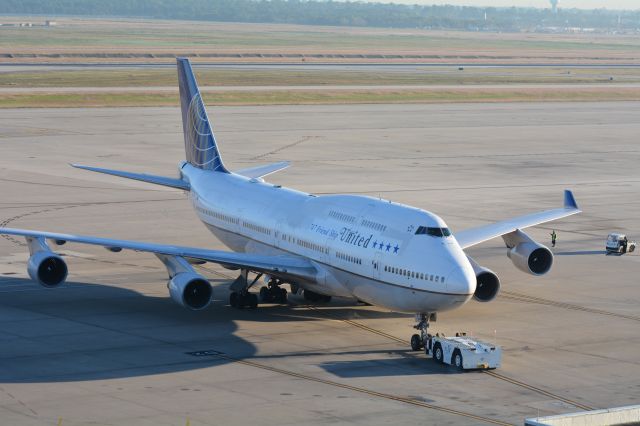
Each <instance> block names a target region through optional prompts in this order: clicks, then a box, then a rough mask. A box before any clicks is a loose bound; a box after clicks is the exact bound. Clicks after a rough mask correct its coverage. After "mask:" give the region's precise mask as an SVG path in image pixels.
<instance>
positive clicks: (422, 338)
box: [411, 312, 438, 353]
mask: <svg viewBox="0 0 640 426" xmlns="http://www.w3.org/2000/svg"><path fill="white" fill-rule="evenodd" d="M437 319H438V315H437V314H436V313H435V312H434V313H431V314H430V313H420V314H416V325H414V326H413V328H415V329H416V330H420V334H414V335H413V336H411V350H413V351H419V350H422V349H423V348H424V349H425V351H426V352H427V353H428V351H429V349H430V348H425V342H426V341H427V340H428V339H429V333H428V330H429V321H433V322H436V321H437Z"/></svg>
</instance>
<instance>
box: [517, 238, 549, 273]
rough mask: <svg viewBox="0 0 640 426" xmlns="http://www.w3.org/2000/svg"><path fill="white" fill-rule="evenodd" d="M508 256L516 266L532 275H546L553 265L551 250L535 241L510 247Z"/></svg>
mask: <svg viewBox="0 0 640 426" xmlns="http://www.w3.org/2000/svg"><path fill="white" fill-rule="evenodd" d="M507 256H509V259H511V261H512V262H513V264H514V265H515V266H516V268H518V269H520V270H521V271H523V272H526V273H528V274H531V275H544V274H546V273H547V272H549V270H550V269H551V265H553V253H551V250H549V249H548V248H546V247H545V246H543V245H542V244H538V243H536V242H533V241H532V242H526V243H520V244H517V245H516V246H515V247H513V248H511V249H509V251H508V252H507Z"/></svg>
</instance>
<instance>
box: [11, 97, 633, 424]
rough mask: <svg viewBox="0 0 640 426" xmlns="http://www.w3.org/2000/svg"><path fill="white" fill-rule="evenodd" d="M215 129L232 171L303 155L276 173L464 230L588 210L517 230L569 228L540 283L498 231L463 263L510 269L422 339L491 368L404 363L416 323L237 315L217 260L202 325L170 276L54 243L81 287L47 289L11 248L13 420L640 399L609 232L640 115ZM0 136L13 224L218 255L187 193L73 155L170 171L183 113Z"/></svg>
mask: <svg viewBox="0 0 640 426" xmlns="http://www.w3.org/2000/svg"><path fill="white" fill-rule="evenodd" d="M209 116H210V118H211V119H212V120H213V122H214V126H215V129H216V135H217V137H218V139H219V144H220V147H221V150H222V153H223V155H224V159H225V162H226V164H227V165H228V166H229V167H231V168H237V169H240V168H245V167H250V166H252V165H258V164H264V163H269V162H275V161H280V160H291V161H292V162H293V165H292V167H291V168H290V169H287V170H285V171H282V172H280V173H277V174H275V175H272V176H270V177H269V180H270V181H272V182H274V183H278V184H282V185H285V186H292V187H295V188H297V189H300V190H304V191H308V192H313V193H316V194H327V193H335V192H344V193H347V192H355V193H361V194H367V195H370V196H374V197H378V196H380V197H383V198H388V199H391V200H393V201H397V202H403V203H407V204H411V205H415V206H417V207H421V208H424V209H427V210H431V211H433V212H435V213H437V214H439V215H441V216H442V217H443V218H444V219H445V221H447V223H448V224H449V226H450V227H451V228H452V229H453V230H454V232H455V231H456V230H460V229H465V228H468V227H471V226H476V225H480V224H484V223H488V222H489V221H492V220H498V219H503V218H507V217H510V216H514V215H519V214H524V213H527V212H531V211H536V210H540V209H546V208H553V207H556V206H559V205H560V204H561V202H562V190H563V189H564V188H571V189H573V190H574V192H575V196H576V199H577V201H578V203H579V204H580V206H581V208H582V209H583V210H584V213H583V214H581V215H578V216H574V217H571V218H568V219H564V220H562V221H558V222H556V223H553V224H548V225H544V226H540V227H536V228H533V229H531V230H530V231H528V232H529V233H530V235H532V236H533V237H534V238H536V239H538V240H539V241H540V242H543V243H548V242H549V233H550V232H551V230H552V229H555V230H556V232H557V234H558V245H557V246H556V247H555V248H554V249H553V250H554V253H555V255H556V256H555V264H554V267H553V269H552V270H551V272H550V273H549V274H548V275H547V276H545V277H532V276H529V275H526V274H524V273H522V272H520V271H518V270H517V269H516V268H515V267H514V266H513V265H512V264H511V261H510V260H509V259H508V258H507V257H506V250H505V248H504V245H503V244H502V241H501V240H493V241H490V242H487V243H484V244H482V245H480V246H477V247H473V248H471V249H469V250H468V253H469V255H470V256H472V257H474V258H475V260H476V261H478V262H479V263H480V264H482V265H484V266H487V267H489V268H491V269H492V270H494V271H495V272H496V273H497V274H498V275H499V276H500V278H501V280H502V292H501V295H500V296H499V297H498V298H497V299H496V300H495V301H493V302H490V303H485V304H481V303H478V302H474V301H472V302H470V303H468V304H467V305H465V306H464V307H462V308H461V309H459V310H456V311H452V312H446V313H443V314H441V315H439V318H438V321H437V322H436V323H434V324H433V327H432V330H431V331H432V332H436V331H439V332H444V333H446V334H453V333H455V332H456V331H467V332H470V333H473V334H474V335H476V336H480V337H482V338H484V339H487V340H490V341H496V342H497V343H498V344H499V345H501V346H502V347H503V349H504V356H503V366H502V368H500V369H498V370H496V371H495V373H497V374H498V375H497V376H496V375H491V374H487V373H482V372H467V373H459V372H456V371H454V370H451V369H448V368H446V367H443V366H441V365H437V364H435V363H434V362H433V361H432V360H430V359H427V358H426V357H425V355H424V354H423V353H419V352H418V353H414V352H411V351H410V350H409V344H408V340H409V337H410V335H411V334H412V333H413V332H414V330H413V329H412V328H411V325H413V317H412V316H411V315H403V314H397V313H393V312H387V311H385V310H383V309H379V308H376V307H365V306H357V305H355V304H354V303H353V301H349V300H334V301H333V302H331V303H330V304H328V305H319V306H317V307H316V308H313V307H309V306H307V305H306V304H305V302H304V300H302V299H301V298H298V297H291V298H290V304H289V305H287V306H278V305H264V306H262V307H260V308H259V309H258V310H256V311H249V310H243V311H238V310H235V309H232V308H230V307H229V306H228V303H227V299H228V290H227V288H228V285H229V284H230V283H231V281H232V280H233V279H234V278H235V276H234V273H233V272H232V271H228V270H225V269H223V268H221V267H218V266H217V265H211V264H207V265H205V266H204V267H202V268H199V270H200V271H201V272H202V273H203V274H205V275H206V276H207V277H208V278H210V279H211V281H212V283H213V285H214V295H215V303H214V304H213V306H212V307H211V308H210V309H208V310H206V311H204V312H188V311H185V310H183V309H181V308H180V307H179V306H177V305H176V304H174V303H173V302H172V301H171V300H170V299H169V297H168V291H167V289H166V285H165V284H166V272H165V270H164V268H163V266H162V265H161V264H160V262H159V261H158V260H157V259H156V258H155V257H154V256H152V255H149V254H144V253H136V252H122V253H111V252H108V251H106V250H104V249H101V248H98V247H89V246H82V245H71V244H69V245H65V246H62V247H59V250H61V252H62V253H64V254H65V256H66V258H67V260H68V264H69V268H70V275H69V282H68V283H67V284H65V285H64V286H63V287H61V288H58V289H44V288H42V287H40V286H39V285H37V284H35V283H32V282H31V281H30V280H29V279H28V277H27V275H26V265H25V263H26V260H27V257H28V256H27V248H26V247H25V246H24V241H22V240H20V239H14V238H8V237H3V238H0V294H1V295H0V423H2V424H7V425H9V424H11V425H52V424H60V425H65V426H66V425H85V424H97V425H185V424H187V423H189V424H191V425H226V424H252V425H288V424H291V425H293V424H313V425H321V424H358V425H360V424H361V425H371V424H391V423H392V424H409V423H414V424H439V425H440V424H444V425H447V424H449V425H460V424H462V425H467V424H468V425H476V424H483V422H487V421H489V420H491V421H495V422H498V424H504V423H509V424H522V423H523V419H524V418H525V417H535V416H536V415H540V416H543V415H550V414H559V413H566V412H572V411H579V410H580V408H579V406H582V407H590V408H605V407H613V406H622V405H630V404H637V403H638V401H639V400H640V355H638V354H639V353H640V310H639V309H638V306H639V305H640V287H638V286H639V285H640V283H639V282H638V276H639V275H640V257H639V256H638V255H637V254H630V255H626V256H622V257H618V256H606V255H605V254H604V251H603V249H604V243H605V238H606V236H607V234H608V233H609V232H612V231H622V232H626V233H627V234H628V235H629V237H630V238H631V239H636V240H638V239H640V220H639V219H638V214H637V212H638V211H639V210H640V196H639V195H638V194H639V189H640V169H639V168H638V164H639V162H640V148H639V147H638V135H639V134H640V103H638V102H635V103H633V102H627V103H623V102H620V103H606V102H602V103H515V104H446V105H348V106H337V105H323V106H269V107H216V108H209ZM0 141H1V146H2V154H1V155H0V194H2V197H1V198H0V212H1V213H0V224H1V226H10V227H21V228H31V229H41V230H50V231H59V232H73V233H79V234H87V235H97V236H105V237H114V238H128V239H139V240H143V241H153V242H158V243H174V244H182V245H193V246H197V247H208V248H217V249H223V248H224V247H223V246H222V245H221V244H220V243H219V242H218V241H216V240H215V239H214V238H213V237H212V236H211V235H210V234H209V233H208V232H207V231H206V229H205V228H204V226H203V225H201V224H200V223H199V222H198V220H197V219H196V216H195V214H194V213H193V212H192V211H191V209H190V206H189V203H188V201H187V199H186V197H185V196H184V195H183V194H182V193H181V192H179V191H174V190H170V189H165V188H159V187H154V186H151V185H147V184H144V183H140V182H133V181H125V180H121V179H117V178H115V177H109V176H103V175H97V174H92V173H89V172H85V171H82V170H77V169H73V168H71V167H69V166H68V164H67V163H69V162H77V163H84V164H91V165H98V166H102V167H113V168H120V169H125V170H135V171H141V172H147V173H155V174H165V175H175V173H176V165H177V163H178V162H179V161H181V160H182V159H183V142H182V129H181V123H180V113H179V109H178V108H113V109H107V108H104V109H99V108H95V109H82V110H81V109H16V110H3V111H2V115H1V116H0ZM345 320H348V321H345ZM396 338H398V339H400V340H396ZM514 381H515V382H514ZM473 416H476V417H473Z"/></svg>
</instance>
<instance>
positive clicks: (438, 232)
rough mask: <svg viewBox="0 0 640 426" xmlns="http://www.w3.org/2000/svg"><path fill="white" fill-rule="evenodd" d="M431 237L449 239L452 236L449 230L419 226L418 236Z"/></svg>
mask: <svg viewBox="0 0 640 426" xmlns="http://www.w3.org/2000/svg"><path fill="white" fill-rule="evenodd" d="M422 234H426V235H431V236H432V237H448V236H450V235H451V231H450V230H449V228H432V227H430V226H418V229H417V230H416V235H422Z"/></svg>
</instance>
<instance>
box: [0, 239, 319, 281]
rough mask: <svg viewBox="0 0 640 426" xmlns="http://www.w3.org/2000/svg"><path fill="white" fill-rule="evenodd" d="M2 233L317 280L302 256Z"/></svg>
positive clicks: (311, 265)
mask: <svg viewBox="0 0 640 426" xmlns="http://www.w3.org/2000/svg"><path fill="white" fill-rule="evenodd" d="M0 234H4V235H19V236H23V237H31V238H43V239H48V240H54V241H57V242H66V241H69V242H74V243H81V244H91V245H97V246H103V247H106V248H108V249H110V250H113V251H118V249H127V250H135V251H142V252H149V253H155V254H160V255H166V256H177V257H182V258H191V259H198V260H205V261H207V262H213V263H218V264H221V265H225V266H230V267H237V268H242V269H249V270H251V271H255V272H263V273H267V274H272V275H277V276H284V277H286V276H290V277H298V278H305V279H314V278H315V275H316V272H317V270H316V268H315V267H314V266H313V264H312V263H311V262H310V261H309V260H308V259H306V258H303V257H300V256H293V255H290V256H289V255H286V256H284V255H283V256H264V255H256V254H248V253H234V252H227V251H221V250H209V249H202V248H193V247H183V246H171V245H164V244H153V243H144V242H139V241H128V240H115V239H110V238H99V237H88V236H82V235H71V234H58V233H54V232H41V231H31V230H27V229H13V228H0Z"/></svg>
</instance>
